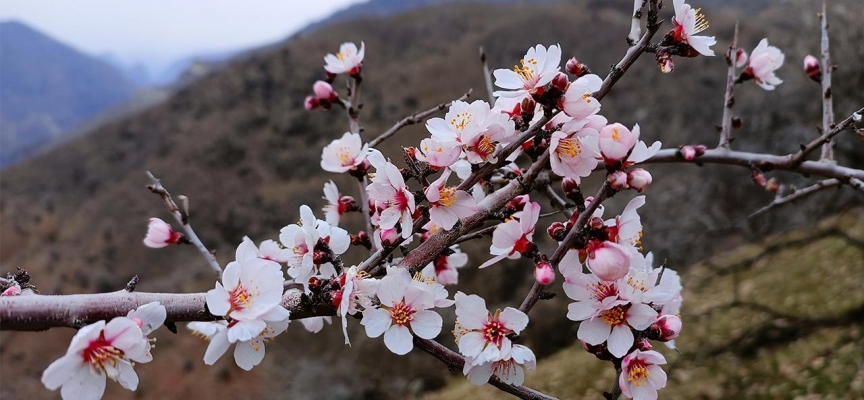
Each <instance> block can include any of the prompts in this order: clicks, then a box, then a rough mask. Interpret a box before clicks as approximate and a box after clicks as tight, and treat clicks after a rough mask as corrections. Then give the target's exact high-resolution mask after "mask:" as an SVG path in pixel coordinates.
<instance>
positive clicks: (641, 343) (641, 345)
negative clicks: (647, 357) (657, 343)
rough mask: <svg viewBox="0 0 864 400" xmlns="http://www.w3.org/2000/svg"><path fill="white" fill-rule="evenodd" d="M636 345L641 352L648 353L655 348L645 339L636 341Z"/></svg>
mask: <svg viewBox="0 0 864 400" xmlns="http://www.w3.org/2000/svg"><path fill="white" fill-rule="evenodd" d="M635 345H636V348H637V349H639V351H648V350H651V349H653V348H654V346H652V345H651V342H650V341H648V339H647V338H644V337H643V338H639V339H638V340H636V343H635Z"/></svg>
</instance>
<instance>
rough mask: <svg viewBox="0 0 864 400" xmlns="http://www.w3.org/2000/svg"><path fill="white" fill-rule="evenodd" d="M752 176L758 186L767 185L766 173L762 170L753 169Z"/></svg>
mask: <svg viewBox="0 0 864 400" xmlns="http://www.w3.org/2000/svg"><path fill="white" fill-rule="evenodd" d="M750 178H751V179H753V183H755V184H756V185H758V186H762V187H765V185H766V184H767V183H768V181H767V180H765V174H763V173H762V171H759V170H753V173H752V175H751V176H750Z"/></svg>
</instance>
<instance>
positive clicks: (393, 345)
mask: <svg viewBox="0 0 864 400" xmlns="http://www.w3.org/2000/svg"><path fill="white" fill-rule="evenodd" d="M384 344H386V345H387V348H388V349H390V351H392V352H394V353H396V354H398V355H400V356H401V355H405V354H408V352H410V351H411V349H413V348H414V342H413V337H412V336H411V332H409V331H408V328H406V327H404V326H402V325H393V326H391V327H390V329H388V330H387V332H385V333H384Z"/></svg>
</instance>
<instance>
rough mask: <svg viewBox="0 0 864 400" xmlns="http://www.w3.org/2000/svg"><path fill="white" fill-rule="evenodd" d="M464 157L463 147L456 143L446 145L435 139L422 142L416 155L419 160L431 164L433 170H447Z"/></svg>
mask: <svg viewBox="0 0 864 400" xmlns="http://www.w3.org/2000/svg"><path fill="white" fill-rule="evenodd" d="M461 155H462V147H460V146H458V145H457V144H455V143H451V144H449V145H444V144H441V143H439V142H438V141H437V140H435V139H433V138H426V139H423V140H422V141H421V142H420V151H418V152H417V153H416V157H417V160H419V161H422V162H425V163H427V164H429V167H431V168H433V169H443V168H447V167H449V166H451V165H453V163H455V162H456V161H458V160H459V157H460V156H461Z"/></svg>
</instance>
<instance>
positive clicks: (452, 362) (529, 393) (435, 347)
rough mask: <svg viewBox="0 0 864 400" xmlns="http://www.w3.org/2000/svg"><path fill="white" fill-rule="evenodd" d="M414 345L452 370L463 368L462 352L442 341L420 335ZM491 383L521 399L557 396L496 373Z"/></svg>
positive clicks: (550, 399)
mask: <svg viewBox="0 0 864 400" xmlns="http://www.w3.org/2000/svg"><path fill="white" fill-rule="evenodd" d="M414 345H415V346H417V347H418V348H420V350H423V351H425V352H427V353H429V354H430V355H432V356H433V357H435V358H437V359H438V360H439V361H441V362H443V363H444V364H447V368H448V369H449V370H451V371H455V370H461V369H462V368H463V367H464V365H465V358H464V357H462V355H461V354H459V353H456V352H454V351H452V350H450V349H448V348H446V347H444V346H443V345H441V344H440V343H438V342H436V341H434V340H427V339H420V338H418V337H416V336H415V337H414ZM489 384H490V385H492V386H495V387H496V388H498V389H500V390H502V391H504V392H507V393H510V394H512V395H514V396H516V397H518V398H520V399H536V400H554V399H557V397H552V396H549V395H547V394H545V393H542V392H539V391H537V390H534V389H531V388H528V387H525V386H517V385H510V384H507V383H504V382H501V381H500V380H499V379H498V378H497V377H495V376H494V375H493V376H492V378H491V379H489Z"/></svg>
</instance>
